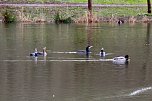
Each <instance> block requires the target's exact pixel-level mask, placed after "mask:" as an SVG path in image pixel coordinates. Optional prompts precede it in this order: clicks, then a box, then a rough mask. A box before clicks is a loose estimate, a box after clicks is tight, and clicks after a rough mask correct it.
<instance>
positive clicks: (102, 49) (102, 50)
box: [99, 48, 106, 57]
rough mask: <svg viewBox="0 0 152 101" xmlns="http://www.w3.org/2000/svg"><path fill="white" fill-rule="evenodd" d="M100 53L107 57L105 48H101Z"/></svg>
mask: <svg viewBox="0 0 152 101" xmlns="http://www.w3.org/2000/svg"><path fill="white" fill-rule="evenodd" d="M99 55H100V56H101V57H105V56H106V52H104V48H101V51H100V53H99Z"/></svg>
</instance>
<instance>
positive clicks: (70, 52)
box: [0, 23, 152, 101]
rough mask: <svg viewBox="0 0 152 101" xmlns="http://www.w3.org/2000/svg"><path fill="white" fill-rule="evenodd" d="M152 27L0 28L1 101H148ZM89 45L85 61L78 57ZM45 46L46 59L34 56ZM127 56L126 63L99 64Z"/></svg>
mask: <svg viewBox="0 0 152 101" xmlns="http://www.w3.org/2000/svg"><path fill="white" fill-rule="evenodd" d="M151 28H152V25H151V24H150V23H149V24H146V23H142V24H141V23H139V24H123V25H120V26H119V25H117V24H108V23H102V24H92V25H86V24H61V25H55V24H25V23H24V24H23V23H17V24H9V25H5V24H2V23H1V24H0V100H2V101H151V100H152V97H151V94H152V88H151V87H152V79H151V78H152V67H151V66H152V60H151V58H152V51H151V50H152V48H151V44H152V36H151V34H152V31H151ZM87 45H92V46H93V48H92V49H91V51H92V53H91V54H90V56H89V57H86V55H82V54H77V53H76V52H77V50H84V49H85V47H86V46H87ZM43 47H47V53H48V55H47V56H46V57H42V56H41V57H38V58H33V57H30V56H29V54H30V53H31V52H33V51H34V49H35V48H37V49H38V50H42V48H43ZM102 47H103V48H104V49H105V51H106V52H107V53H110V54H109V55H108V56H106V57H105V58H104V59H105V60H108V59H112V58H113V57H115V56H119V55H126V54H128V55H129V56H130V59H131V60H130V62H129V64H127V65H117V64H113V63H112V61H100V59H101V57H100V56H98V55H97V54H99V52H100V49H101V48H102Z"/></svg>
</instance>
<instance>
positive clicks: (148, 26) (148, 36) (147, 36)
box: [146, 23, 151, 45]
mask: <svg viewBox="0 0 152 101" xmlns="http://www.w3.org/2000/svg"><path fill="white" fill-rule="evenodd" d="M150 26H151V25H150V23H147V34H146V45H149V44H150Z"/></svg>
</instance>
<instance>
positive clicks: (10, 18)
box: [2, 9, 16, 23]
mask: <svg viewBox="0 0 152 101" xmlns="http://www.w3.org/2000/svg"><path fill="white" fill-rule="evenodd" d="M2 16H3V21H4V22H5V23H12V22H15V21H16V17H15V14H13V12H12V11H11V10H9V9H6V10H5V11H4V12H3V14H2Z"/></svg>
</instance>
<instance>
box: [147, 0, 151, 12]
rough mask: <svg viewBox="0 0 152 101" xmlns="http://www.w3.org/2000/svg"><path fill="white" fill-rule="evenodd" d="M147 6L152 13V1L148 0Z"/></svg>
mask: <svg viewBox="0 0 152 101" xmlns="http://www.w3.org/2000/svg"><path fill="white" fill-rule="evenodd" d="M147 6H148V13H151V2H150V0H147Z"/></svg>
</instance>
